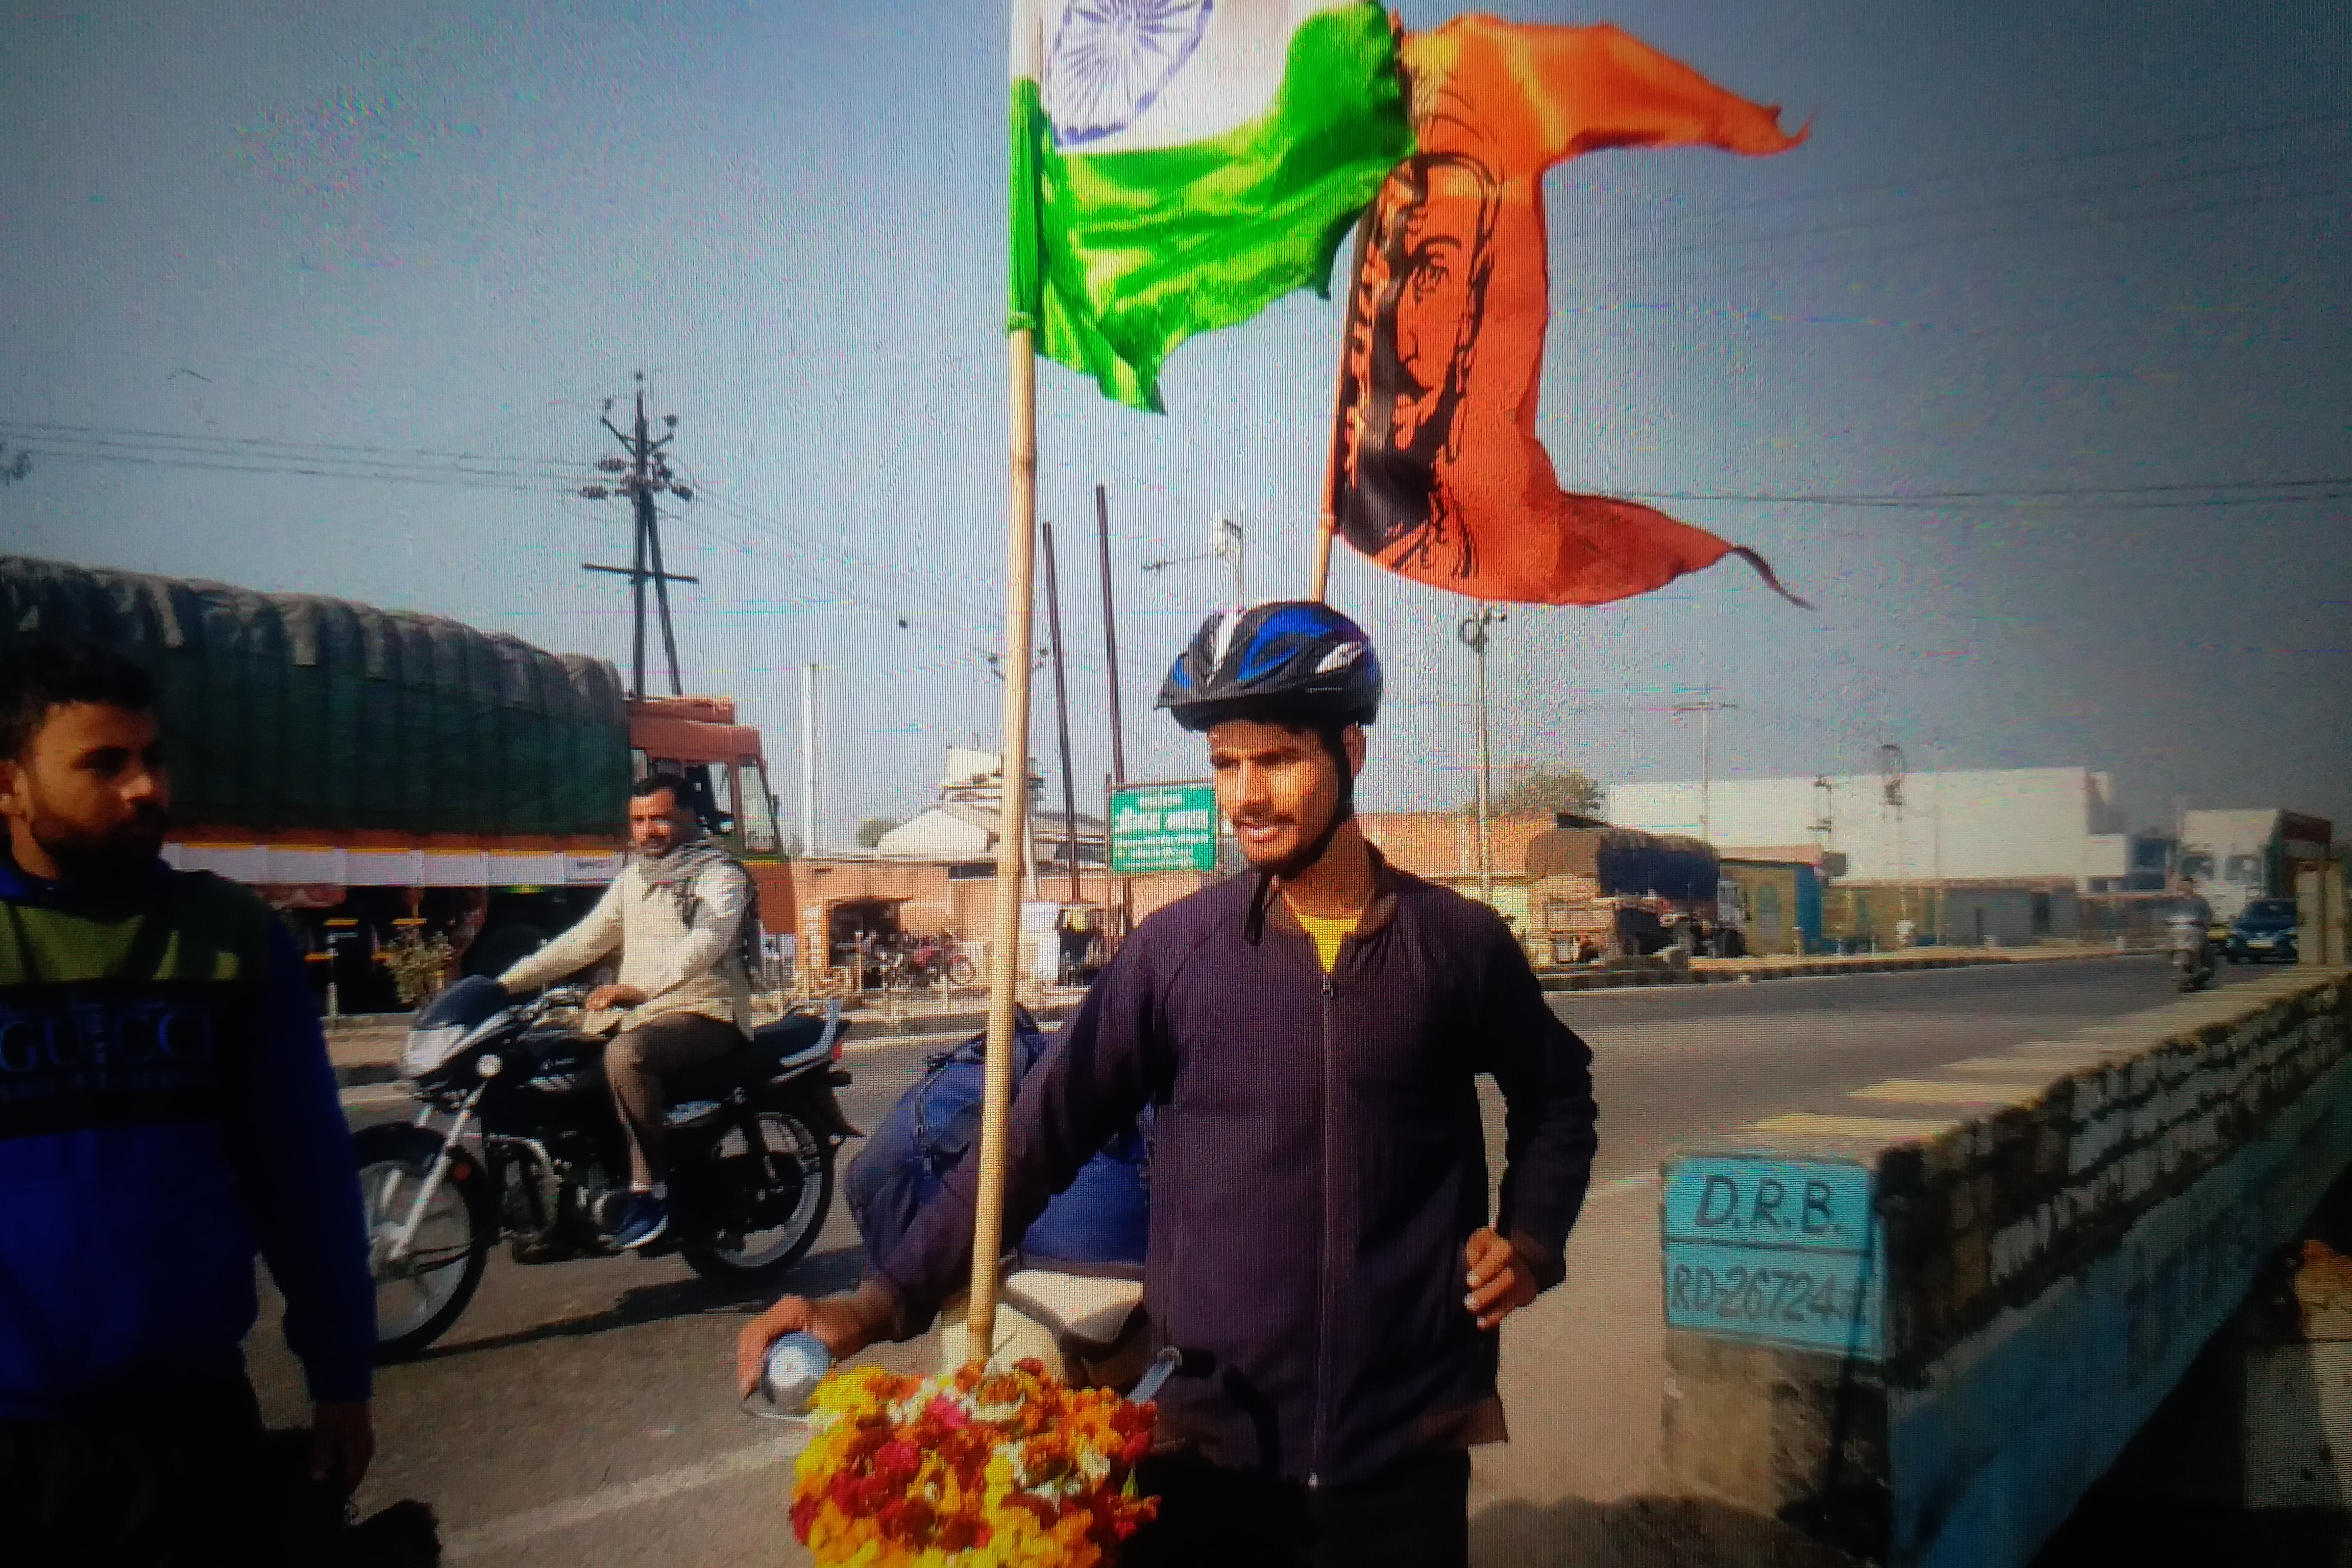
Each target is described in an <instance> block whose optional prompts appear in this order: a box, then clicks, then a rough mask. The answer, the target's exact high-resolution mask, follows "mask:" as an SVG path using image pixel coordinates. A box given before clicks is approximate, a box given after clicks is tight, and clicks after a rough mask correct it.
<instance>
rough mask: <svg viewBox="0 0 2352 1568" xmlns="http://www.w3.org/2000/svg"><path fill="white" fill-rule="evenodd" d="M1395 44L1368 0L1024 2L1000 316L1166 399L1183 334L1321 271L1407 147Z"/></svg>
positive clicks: (1146, 399) (1055, 355) (1068, 357)
mask: <svg viewBox="0 0 2352 1568" xmlns="http://www.w3.org/2000/svg"><path fill="white" fill-rule="evenodd" d="M1024 13H1025V14H1024ZM1397 47H1398V45H1397V37H1396V32H1395V29H1394V28H1393V27H1392V26H1391V25H1390V22H1389V18H1388V16H1387V14H1386V13H1385V12H1384V11H1382V10H1381V7H1380V6H1379V5H1377V4H1374V3H1373V0H1028V3H1027V5H1024V6H1020V7H1016V12H1015V18H1014V32H1013V94H1012V100H1013V101H1012V117H1013V124H1012V134H1013V147H1012V167H1011V173H1012V191H1011V196H1012V202H1011V218H1012V235H1011V240H1012V247H1011V269H1010V271H1011V277H1010V285H1011V300H1010V304H1011V316H1010V324H1011V327H1012V328H1013V329H1015V330H1017V329H1020V328H1023V327H1027V328H1031V329H1034V331H1036V333H1037V339H1038V347H1039V349H1040V351H1041V352H1043V353H1045V356H1046V357H1047V358H1049V359H1053V360H1055V361H1058V362H1059V363H1063V364H1066V365H1068V366H1069V367H1071V368H1072V369H1074V370H1077V371H1081V372H1083V373H1085V374H1088V375H1091V376H1093V377H1094V378H1095V380H1096V382H1097V384H1099V385H1100V386H1101V388H1102V390H1103V394H1104V395H1105V396H1108V397H1111V398H1115V399H1117V400H1118V401H1119V402H1121V403H1126V404H1129V405H1134V406H1136V407H1139V408H1149V409H1151V410H1153V411H1155V412H1157V411H1159V410H1160V366H1161V364H1162V363H1164V362H1165V361H1166V360H1167V358H1168V355H1169V354H1170V353H1171V352H1173V350H1174V349H1175V348H1176V345H1177V344H1179V343H1181V342H1183V341H1184V340H1185V339H1186V338H1189V337H1191V336H1192V335H1193V334H1194V333H1196V332H1204V331H1212V330H1213V329H1215V328H1218V327H1227V326H1232V325H1234V323H1236V322H1239V321H1247V320H1248V319H1249V318H1250V317H1252V316H1254V315H1255V314H1257V312H1258V311H1260V310H1264V309H1265V307H1266V306H1267V305H1268V304H1269V303H1271V302H1272V301H1273V300H1276V299H1278V298H1279V297H1280V296H1282V295H1284V294H1286V293H1288V292H1289V291H1290V290H1292V289H1298V288H1303V287H1312V288H1315V289H1318V290H1321V289H1325V288H1326V287H1327V286H1328V280H1329V279H1330V276H1331V263H1332V259H1333V257H1334V256H1335V255H1336V253H1337V252H1338V250H1339V242H1340V241H1341V240H1342V239H1343V238H1345V237H1346V236H1347V232H1348V229H1349V226H1350V225H1351V224H1352V223H1353V222H1354V220H1355V217H1356V215H1357V214H1359V213H1360V212H1361V211H1363V209H1364V207H1365V206H1366V205H1368V204H1369V203H1370V201H1371V199H1372V196H1373V194H1374V193H1375V192H1377V191H1378V190H1379V189H1380V188H1381V181H1382V180H1383V179H1385V178H1386V177H1387V174H1388V171H1389V170H1390V168H1391V166H1393V165H1394V164H1395V163H1396V162H1397V160H1398V159H1400V158H1402V157H1404V156H1405V155H1406V154H1407V153H1411V152H1412V132H1411V130H1410V129H1409V127H1408V126H1407V123H1406V117H1405V102H1404V90H1403V84H1402V79H1401V77H1400V74H1399V72H1398V69H1397Z"/></svg>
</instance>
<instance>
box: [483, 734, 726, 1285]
mask: <svg viewBox="0 0 2352 1568" xmlns="http://www.w3.org/2000/svg"><path fill="white" fill-rule="evenodd" d="M693 798H694V796H693V794H692V792H691V790H690V788H689V786H688V784H687V783H686V781H685V780H684V779H681V778H679V777H677V775H676V774H673V773H652V774H648V775H647V776H646V777H645V778H642V779H640V780H638V781H637V783H636V784H635V785H634V786H633V787H632V788H631V789H630V791H629V841H630V844H631V846H632V848H633V851H634V852H633V853H632V854H631V855H630V857H629V863H628V864H627V865H625V866H624V867H623V868H621V874H620V875H619V876H617V877H615V878H614V879H613V882H612V885H611V886H610V887H608V888H606V889H604V897H603V898H601V899H599V900H597V901H596V907H595V908H594V909H593V910H589V911H588V916H587V918H586V919H585V920H583V921H581V922H580V923H579V924H578V925H576V926H573V927H572V929H571V930H570V931H565V932H564V933H563V934H562V936H560V937H557V938H556V939H555V940H554V941H553V942H550V943H548V944H547V945H546V946H545V947H543V948H541V949H540V950H539V951H538V952H535V953H532V954H531V955H530V957H528V958H526V959H524V960H523V961H522V962H521V963H518V964H516V965H515V966H514V967H513V968H511V969H509V970H508V971H507V972H506V973H504V974H501V975H500V976H499V984H500V985H502V986H504V987H505V988H506V989H507V990H508V991H509V992H511V993H514V994H522V993H524V992H528V991H536V990H539V989H541V987H543V986H546V985H549V984H553V983H554V982H556V981H558V980H562V978H564V977H565V976H566V975H569V974H572V973H577V972H578V971H580V970H583V969H585V968H587V967H588V965H590V964H592V963H595V962H596V961H597V960H599V959H602V958H605V957H608V956H610V955H611V954H612V953H613V952H614V951H615V950H617V951H618V952H619V953H620V955H621V970H620V978H619V980H618V981H617V982H616V983H614V984H609V985H599V986H597V987H596V988H595V989H594V990H593V991H591V992H589V993H588V996H587V999H586V1007H587V1012H588V1018H587V1020H586V1025H585V1026H586V1029H587V1031H588V1032H589V1033H591V1034H602V1033H605V1032H607V1031H613V1030H617V1031H618V1032H617V1033H616V1034H615V1035H614V1038H613V1041H612V1043H611V1044H610V1045H608V1046H607V1047H605V1048H604V1076H605V1079H606V1080H607V1081H608V1082H610V1084H611V1085H612V1089H613V1102H614V1105H615V1106H617V1107H618V1108H619V1110H620V1113H621V1122H622V1125H623V1126H624V1127H625V1128H626V1129H627V1131H628V1137H629V1200H628V1202H627V1203H626V1204H625V1205H623V1207H622V1210H621V1212H620V1214H619V1215H617V1216H616V1217H615V1218H614V1221H613V1239H614V1242H615V1243H617V1244H618V1245H619V1246H621V1247H627V1248H635V1247H645V1246H646V1245H648V1244H649V1243H651V1242H653V1241H655V1240H656V1239H657V1238H658V1237H660V1236H661V1235H662V1234H663V1233H664V1232H665V1231H666V1230H667V1229H668V1228H669V1190H668V1186H667V1184H666V1183H665V1181H664V1180H663V1177H664V1175H665V1168H664V1165H663V1163H662V1111H663V1109H664V1106H663V1100H662V1086H661V1080H662V1079H663V1078H665V1077H667V1075H669V1074H672V1073H677V1072H680V1071H683V1070H684V1069H686V1068H691V1067H695V1066H698V1065H699V1064H701V1063H703V1062H708V1061H713V1060H716V1059H717V1058H720V1057H723V1056H725V1055H726V1054H727V1053H728V1052H729V1051H730V1050H733V1049H734V1048H735V1047H737V1046H739V1045H740V1044H742V1042H743V1041H744V1039H745V1038H746V1037H748V1036H749V1035H750V1034H751V961H750V960H749V959H748V958H747V956H746V955H745V952H744V948H745V945H746V940H745V939H746V936H747V934H748V935H749V936H750V938H751V940H752V941H754V942H756V940H757V934H758V931H759V921H758V920H757V919H756V908H757V906H756V904H755V902H754V894H753V891H752V888H751V877H750V875H749V874H747V873H746V872H745V871H744V869H743V868H742V867H741V866H740V865H738V864H737V863H736V861H735V858H733V857H732V856H730V855H729V854H728V853H727V851H726V850H725V849H724V848H722V847H719V845H718V844H716V843H714V842H713V841H712V840H710V839H709V838H707V837H703V835H702V830H701V826H700V825H699V824H698V822H697V821H696V820H695V816H694V810H693V805H692V802H693Z"/></svg>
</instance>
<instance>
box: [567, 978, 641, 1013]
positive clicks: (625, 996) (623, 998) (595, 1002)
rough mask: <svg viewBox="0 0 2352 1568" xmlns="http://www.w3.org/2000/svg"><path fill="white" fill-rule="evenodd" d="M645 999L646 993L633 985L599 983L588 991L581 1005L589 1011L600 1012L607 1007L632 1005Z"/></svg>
mask: <svg viewBox="0 0 2352 1568" xmlns="http://www.w3.org/2000/svg"><path fill="white" fill-rule="evenodd" d="M645 999H646V994H645V993H644V992H642V991H640V990H638V989H637V988H636V987H635V986H634V985H599V986H598V987H596V989H595V990H593V991H591V992H590V993H588V999H587V1000H586V1001H585V1002H583V1003H582V1004H581V1005H582V1006H583V1007H584V1008H585V1009H586V1010H587V1011H589V1012H591V1013H601V1012H603V1011H604V1010H605V1009H606V1008H607V1007H634V1006H635V1005H637V1004H639V1003H640V1002H643V1001H644V1000H645Z"/></svg>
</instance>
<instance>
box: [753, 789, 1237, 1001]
mask: <svg viewBox="0 0 2352 1568" xmlns="http://www.w3.org/2000/svg"><path fill="white" fill-rule="evenodd" d="M1002 800H1003V778H1002V776H1001V773H1000V772H999V771H998V759H997V757H996V754H995V753H993V752H974V751H968V750H966V749H964V748H962V747H950V749H949V751H948V755H947V767H946V770H945V772H944V773H943V774H942V775H941V777H940V782H939V784H938V785H937V795H936V798H935V799H934V801H933V803H932V804H931V805H929V806H927V807H925V808H924V809H923V810H922V811H921V812H919V813H918V814H917V815H916V816H913V817H912V818H910V819H909V820H908V821H906V822H904V823H901V824H900V825H899V826H897V827H894V828H892V829H890V830H889V831H888V832H887V833H885V834H883V835H882V836H881V837H880V838H879V840H878V841H877V844H876V845H875V847H873V848H871V849H845V850H838V851H835V852H833V853H831V854H826V855H821V856H813V857H806V858H803V859H801V860H799V861H797V862H795V863H794V867H793V870H794V882H795V887H796V888H797V889H798V890H799V895H800V896H799V902H798V907H797V908H796V909H795V910H793V919H792V921H791V925H790V929H791V931H793V934H794V936H795V939H796V941H797V942H798V944H799V951H800V953H801V958H800V962H801V963H804V964H805V963H818V962H821V963H823V964H824V966H826V967H829V968H849V967H852V966H853V965H854V963H855V961H856V956H857V954H858V952H859V951H860V947H861V944H862V943H865V942H866V940H867V939H868V938H869V937H870V938H872V939H874V940H875V942H877V943H878V944H881V945H886V946H887V944H889V943H892V942H897V941H898V939H900V938H901V937H904V936H938V935H950V936H953V937H954V938H956V939H957V940H958V941H959V942H961V944H962V946H963V948H964V951H965V952H967V953H969V954H970V955H971V957H972V959H973V961H974V962H975V963H984V960H985V952H986V948H987V944H988V942H989V940H990V937H991V934H992V925H993V921H994V920H995V899H996V848H997V837H998V834H997V828H998V823H999V817H998V812H999V810H1000V809H1001V805H1000V803H1001V802H1002ZM1027 828H1028V831H1027V835H1026V837H1028V840H1029V846H1028V853H1027V856H1026V859H1027V862H1028V864H1029V866H1030V867H1031V868H1032V875H1031V877H1030V878H1029V879H1028V885H1027V886H1026V887H1024V889H1023V900H1022V901H1023V907H1024V913H1023V919H1024V921H1025V922H1028V924H1029V929H1030V930H1031V936H1030V938H1029V940H1028V945H1030V946H1034V945H1036V943H1037V942H1038V940H1040V935H1041V933H1042V938H1043V939H1044V940H1047V941H1050V939H1051V937H1052V933H1053V931H1054V929H1055V922H1056V921H1063V922H1065V923H1066V922H1068V921H1073V920H1076V921H1084V922H1085V924H1086V926H1087V927H1088V928H1091V929H1097V930H1099V929H1105V928H1104V927H1103V925H1102V923H1101V922H1103V921H1105V919H1106V916H1107V914H1108V910H1110V909H1111V908H1112V907H1113V906H1115V905H1117V904H1118V902H1119V899H1120V892H1121V888H1120V884H1119V882H1118V880H1117V879H1113V878H1112V877H1111V876H1110V875H1109V870H1108V863H1107V862H1108V855H1107V848H1106V845H1107V838H1106V834H1105V830H1104V825H1103V820H1102V818H1101V817H1100V816H1097V815H1095V814H1092V813H1087V812H1080V813H1078V814H1077V832H1076V838H1075V842H1076V861H1077V888H1076V892H1075V893H1074V892H1073V891H1072V890H1071V885H1070V882H1071V874H1070V864H1069V856H1068V846H1069V844H1070V843H1071V835H1070V833H1069V829H1068V824H1067V821H1066V817H1065V815H1064V813H1062V812H1061V811H1058V810H1055V809H1053V808H1052V807H1050V806H1049V805H1046V803H1045V782H1044V780H1043V779H1042V778H1041V777H1040V776H1039V775H1037V774H1036V773H1034V772H1033V773H1031V774H1030V778H1029V811H1028V819H1027ZM1210 880H1213V877H1212V876H1203V875H1197V874H1193V873H1189V872H1167V873H1161V874H1158V875H1153V876H1148V877H1136V878H1132V879H1129V885H1130V887H1131V890H1132V895H1133V900H1134V908H1135V915H1136V918H1137V919H1138V920H1141V919H1142V918H1144V917H1145V916H1146V915H1149V914H1150V913H1151V912H1152V911H1153V910H1157V909H1159V908H1160V906H1162V905H1164V904H1169V903H1172V902H1174V901H1175V900H1178V899H1181V898H1182V897H1183V896H1184V895H1185V894H1187V893H1191V892H1193V891H1196V890H1197V889H1200V888H1201V887H1202V886H1203V885H1204V884H1205V883H1207V882H1208V881H1210ZM820 951H821V952H822V955H823V956H822V958H821V959H820V958H819V957H818V954H819V952H820Z"/></svg>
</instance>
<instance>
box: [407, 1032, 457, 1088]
mask: <svg viewBox="0 0 2352 1568" xmlns="http://www.w3.org/2000/svg"><path fill="white" fill-rule="evenodd" d="M465 1038H466V1026H464V1025H463V1024H442V1025H438V1026H435V1027H433V1028H429V1029H411V1030H409V1031H408V1037H407V1038H406V1039H405V1040H404V1041H402V1042H401V1046H400V1071H401V1076H402V1077H404V1078H423V1077H424V1076H425V1074H426V1073H429V1072H431V1071H433V1070H434V1069H435V1068H438V1067H440V1066H442V1065H443V1064H444V1063H446V1062H447V1061H448V1059H449V1058H451V1057H453V1056H455V1055H457V1047H458V1046H459V1045H460V1044H461V1043H462V1042H463V1041H464V1040H465Z"/></svg>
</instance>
